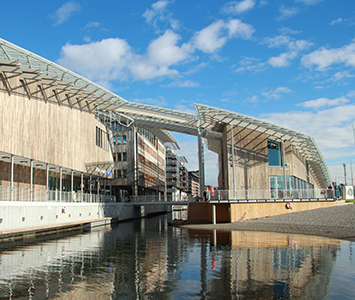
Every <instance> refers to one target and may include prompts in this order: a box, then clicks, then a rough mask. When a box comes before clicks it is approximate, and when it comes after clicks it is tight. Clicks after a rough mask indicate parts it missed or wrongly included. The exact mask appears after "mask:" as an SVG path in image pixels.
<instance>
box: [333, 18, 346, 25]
mask: <svg viewBox="0 0 355 300" xmlns="http://www.w3.org/2000/svg"><path fill="white" fill-rule="evenodd" d="M341 22H343V19H342V18H338V19H336V20H334V21H332V22H331V23H330V26H333V25H335V24H340V23H341Z"/></svg>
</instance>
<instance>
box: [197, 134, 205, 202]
mask: <svg viewBox="0 0 355 300" xmlns="http://www.w3.org/2000/svg"><path fill="white" fill-rule="evenodd" d="M198 162H199V175H200V198H201V199H203V201H206V200H205V199H204V196H203V192H204V190H205V154H204V144H203V139H202V134H201V128H200V127H198Z"/></svg>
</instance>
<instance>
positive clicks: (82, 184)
mask: <svg viewBox="0 0 355 300" xmlns="http://www.w3.org/2000/svg"><path fill="white" fill-rule="evenodd" d="M80 189H81V202H83V201H84V174H83V172H81V174H80Z"/></svg>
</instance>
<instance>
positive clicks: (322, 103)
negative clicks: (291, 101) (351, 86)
mask: <svg viewBox="0 0 355 300" xmlns="http://www.w3.org/2000/svg"><path fill="white" fill-rule="evenodd" d="M349 102H350V100H349V99H347V98H345V97H339V98H337V99H333V100H331V99H328V98H318V99H316V100H310V101H306V102H303V103H300V104H298V106H302V107H304V108H315V109H318V108H321V107H326V106H338V105H342V104H346V103H349Z"/></svg>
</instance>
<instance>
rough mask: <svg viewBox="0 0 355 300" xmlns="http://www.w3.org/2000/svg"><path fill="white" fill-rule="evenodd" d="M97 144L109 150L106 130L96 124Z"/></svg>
mask: <svg viewBox="0 0 355 300" xmlns="http://www.w3.org/2000/svg"><path fill="white" fill-rule="evenodd" d="M96 146H99V147H100V148H102V149H105V150H106V151H108V136H107V133H106V132H105V131H103V130H102V129H100V128H99V127H97V126H96Z"/></svg>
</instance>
